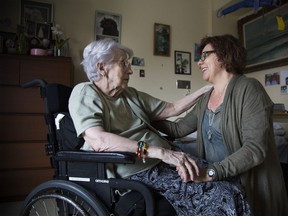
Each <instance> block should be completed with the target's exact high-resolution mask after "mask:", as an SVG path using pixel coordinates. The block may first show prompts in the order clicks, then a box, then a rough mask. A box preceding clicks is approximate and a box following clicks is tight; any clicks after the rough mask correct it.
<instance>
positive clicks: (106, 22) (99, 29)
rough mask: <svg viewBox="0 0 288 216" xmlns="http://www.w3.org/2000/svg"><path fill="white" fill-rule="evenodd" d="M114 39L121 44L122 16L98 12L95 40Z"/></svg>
mask: <svg viewBox="0 0 288 216" xmlns="http://www.w3.org/2000/svg"><path fill="white" fill-rule="evenodd" d="M104 38H112V39H113V40H115V41H117V42H118V43H120V42H121V15H119V14H114V13H110V12H104V11H96V16H95V39H96V40H100V39H104Z"/></svg>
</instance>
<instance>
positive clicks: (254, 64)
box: [238, 3, 288, 73]
mask: <svg viewBox="0 0 288 216" xmlns="http://www.w3.org/2000/svg"><path fill="white" fill-rule="evenodd" d="M277 16H278V17H279V16H281V17H282V19H283V21H284V23H285V22H286V23H288V3H286V4H284V5H282V6H281V7H277V8H275V9H265V8H263V9H262V10H260V11H259V12H258V13H257V14H253V15H250V16H247V17H244V18H242V19H240V20H239V21H238V33H239V39H240V41H241V42H242V43H243V45H244V47H245V48H246V50H247V65H246V69H245V73H249V72H254V71H260V70H265V69H269V68H274V67H280V66H283V65H287V64H288V53H287V49H288V44H287V41H288V28H287V27H286V28H285V29H284V30H281V31H280V30H279V29H278V28H279V23H277V19H276V17H277Z"/></svg>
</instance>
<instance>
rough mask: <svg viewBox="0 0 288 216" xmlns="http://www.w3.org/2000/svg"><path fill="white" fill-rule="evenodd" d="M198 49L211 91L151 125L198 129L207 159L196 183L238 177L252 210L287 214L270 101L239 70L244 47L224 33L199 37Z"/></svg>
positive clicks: (174, 130)
mask: <svg viewBox="0 0 288 216" xmlns="http://www.w3.org/2000/svg"><path fill="white" fill-rule="evenodd" d="M199 53H200V54H201V58H200V60H199V62H198V65H199V68H200V70H201V72H202V76H203V79H204V80H206V81H207V82H209V83H211V84H212V85H213V88H212V90H211V91H209V92H207V93H206V94H205V95H204V96H203V97H201V99H200V100H199V102H198V103H197V105H196V106H195V108H194V109H193V110H192V111H191V112H189V113H188V114H187V115H186V116H185V117H184V118H183V119H182V120H180V121H178V122H175V123H173V122H168V121H165V122H157V123H155V124H154V126H156V127H157V128H159V129H161V130H162V132H165V133H166V134H168V135H170V136H172V137H181V136H185V135H187V134H189V133H191V132H193V131H195V130H196V129H197V134H198V136H197V143H198V150H199V152H198V153H199V156H200V157H201V158H204V159H205V160H207V162H208V163H209V165H208V167H207V168H205V169H200V171H199V173H200V175H199V176H197V178H195V177H194V180H196V181H197V182H207V181H214V182H217V181H218V182H219V181H230V180H231V179H236V180H237V179H238V181H239V182H240V183H241V185H243V186H244V188H245V190H246V194H247V197H248V200H249V202H250V206H251V210H252V212H253V215H259V216H265V215H267V216H270V215H279V216H284V215H288V210H287V209H288V205H287V204H288V203H287V197H286V190H285V184H284V180H283V175H282V171H281V168H280V163H279V160H278V158H277V155H276V147H275V142H274V134H273V122H272V111H273V103H272V101H271V99H270V98H269V96H268V95H267V93H266V92H265V90H264V88H263V86H262V85H261V83H259V82H258V81H257V80H256V79H253V78H247V77H246V76H244V75H243V73H244V68H245V64H246V51H245V48H244V47H243V46H242V45H241V43H240V42H239V40H237V39H236V38H234V37H233V36H231V35H222V36H214V37H205V38H203V39H202V41H201V44H200V47H199ZM206 173H208V176H207V174H206ZM192 180H193V179H192Z"/></svg>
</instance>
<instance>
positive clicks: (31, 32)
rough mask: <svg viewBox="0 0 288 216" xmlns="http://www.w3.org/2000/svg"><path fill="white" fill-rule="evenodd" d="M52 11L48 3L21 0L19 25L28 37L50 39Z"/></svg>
mask: <svg viewBox="0 0 288 216" xmlns="http://www.w3.org/2000/svg"><path fill="white" fill-rule="evenodd" d="M52 9H53V7H52V4H50V3H44V2H37V1H30V0H21V25H22V26H23V28H24V32H25V33H26V35H27V36H28V37H30V38H32V37H37V38H40V39H41V38H46V39H49V40H50V39H51V26H52V19H53V18H52V17H53V10H52Z"/></svg>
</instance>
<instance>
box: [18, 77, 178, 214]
mask: <svg viewBox="0 0 288 216" xmlns="http://www.w3.org/2000/svg"><path fill="white" fill-rule="evenodd" d="M22 87H23V88H30V87H39V89H40V94H41V97H42V98H43V101H44V107H45V122H46V124H47V127H48V133H47V140H48V143H47V144H46V145H45V151H46V154H47V156H49V157H50V162H51V166H52V167H53V169H54V170H55V174H54V177H53V180H50V181H47V182H44V183H42V184H40V185H39V186H37V187H36V188H34V189H33V190H32V191H31V192H30V194H28V196H27V197H26V199H25V200H24V202H23V205H22V208H21V211H20V215H21V216H26V215H29V216H30V215H31V216H32V215H53V216H54V215H61V216H66V215H89V216H93V215H99V216H106V215H110V216H134V215H135V216H138V215H139V216H141V215H148V216H153V215H157V216H161V215H166V216H167V215H171V216H173V215H176V212H175V210H174V209H173V207H172V206H171V205H170V203H169V202H168V201H167V200H166V199H165V198H164V197H163V196H161V195H160V194H158V193H156V192H155V191H153V190H152V189H151V188H149V187H148V186H147V185H145V184H144V183H142V182H138V181H132V180H127V179H121V178H107V174H106V166H107V165H108V164H110V165H111V164H112V165H113V164H114V163H124V164H131V163H134V162H135V154H132V153H126V152H85V151H81V150H80V148H79V147H80V146H81V145H82V144H83V142H84V140H83V139H80V138H77V135H76V132H75V128H74V125H73V122H72V120H71V117H70V115H69V111H68V100H69V96H70V93H71V91H72V88H71V87H68V86H64V85H62V84H56V83H51V84H48V83H47V82H46V81H44V80H41V79H36V80H32V81H29V82H27V83H24V84H23V85H22ZM58 114H61V115H63V116H64V117H65V118H66V119H65V121H66V122H68V123H69V122H70V124H72V129H71V128H70V129H67V131H68V132H67V131H66V132H65V133H66V134H67V133H69V136H70V135H71V136H70V137H69V139H68V140H67V137H63V136H61V134H60V133H59V125H57V124H58V123H57V122H56V123H55V118H56V116H58ZM63 120H64V118H63V119H62V120H61V121H60V123H61V122H62V121H63ZM66 125H67V124H66ZM61 127H62V128H63V125H60V129H61ZM64 128H65V125H64Z"/></svg>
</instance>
